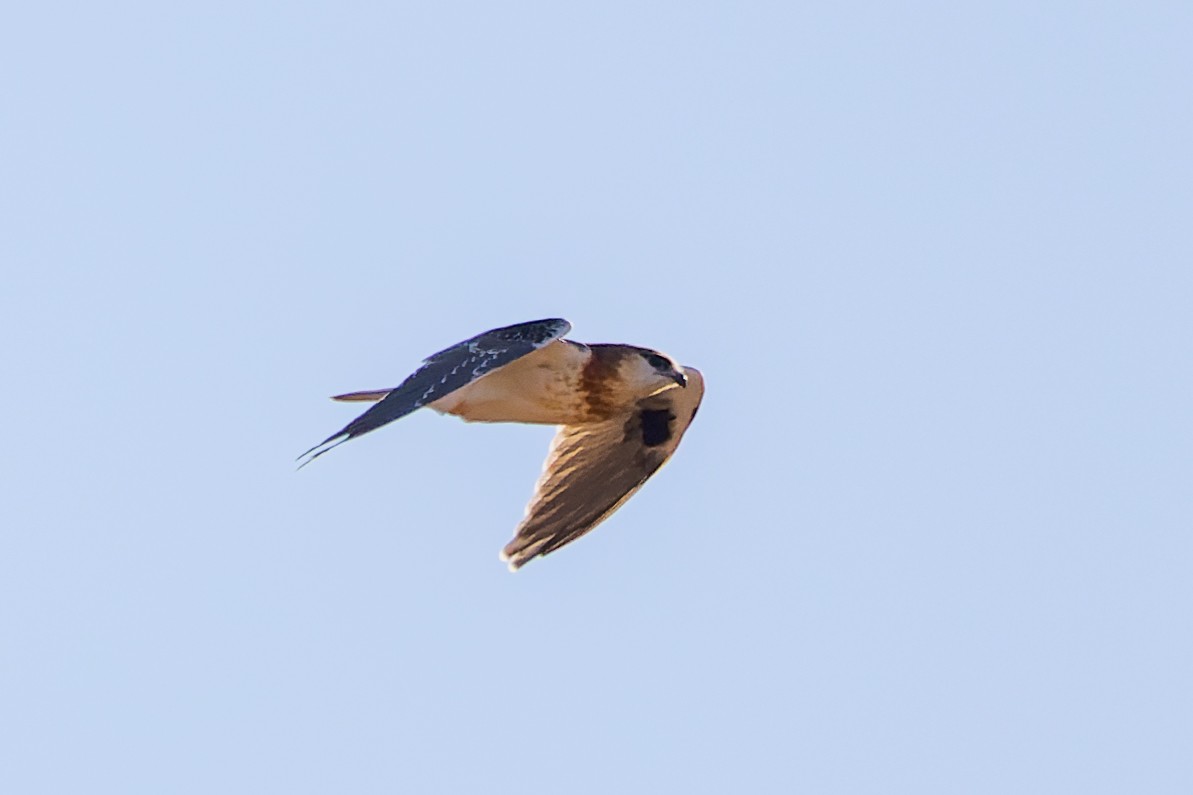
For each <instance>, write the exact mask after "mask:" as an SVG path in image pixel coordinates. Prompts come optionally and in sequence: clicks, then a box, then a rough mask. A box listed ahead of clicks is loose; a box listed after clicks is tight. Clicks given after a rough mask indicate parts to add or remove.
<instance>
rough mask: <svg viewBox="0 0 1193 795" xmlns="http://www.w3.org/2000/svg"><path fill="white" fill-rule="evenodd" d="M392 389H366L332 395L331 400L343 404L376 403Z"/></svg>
mask: <svg viewBox="0 0 1193 795" xmlns="http://www.w3.org/2000/svg"><path fill="white" fill-rule="evenodd" d="M392 391H393V390H392V389H367V390H365V391H363V392H347V393H345V394H343V395H333V396H332V398H331V399H332V400H339V401H343V402H345V403H352V402H361V403H364V402H373V403H375V402H377V401H378V400H381V399H383V398H384V397H385V396H386V395H388V394H389V393H390V392H392Z"/></svg>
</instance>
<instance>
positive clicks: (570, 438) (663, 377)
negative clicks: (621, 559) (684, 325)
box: [299, 318, 704, 571]
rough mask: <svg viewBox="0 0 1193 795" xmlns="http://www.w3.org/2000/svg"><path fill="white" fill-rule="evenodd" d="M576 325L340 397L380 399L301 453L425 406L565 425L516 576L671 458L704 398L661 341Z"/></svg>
mask: <svg viewBox="0 0 1193 795" xmlns="http://www.w3.org/2000/svg"><path fill="white" fill-rule="evenodd" d="M571 328H572V324H571V323H568V322H567V321H566V320H562V319H560V318H552V319H548V320H535V321H531V322H529V323H518V324H517V325H513V326H506V327H504V328H496V329H493V330H491V331H486V332H484V333H483V334H478V335H476V336H475V337H473V338H472V339H468V340H465V341H464V342H461V343H458V344H456V345H452V346H451V347H450V348H445V349H444V350H442V351H440V352H439V353H436V354H433V355H431V356H429V357H428V358H427V359H426V360H425V361H423V363H422V366H421V367H419V368H418V369H417V370H416V371H415V372H414V374H413V375H411V376H410V377H409V378H407V379H406V380H405V381H403V382H402V383H401V384H399V385H398V386H396V387H394V388H392V389H375V390H369V391H365V392H350V393H348V394H345V395H336V396H335V397H334V398H333V400H343V401H370V402H374V405H373V406H371V407H370V408H369V410H368V411H366V412H365V413H363V414H361V415H360V416H359V417H357V418H356V419H354V420H353V421H352V422H350V423H348V424H347V425H345V426H344V427H343V428H341V429H340V430H339V431H337V432H336V433H333V434H332V435H331V436H329V437H327V438H326V439H324V440H323V441H322V442H321V443H319V444H317V445H315V446H314V447H312V448H311V449H310V450H307V451H306V452H305V453H303V454H302V455H301V456H299V459H300V460H301V461H302V464H301V465H300V466H299V468H300V469H301V468H302V467H303V466H306V465H307V464H309V463H310V462H311V461H314V460H315V459H316V458H318V457H319V456H321V455H323V454H324V453H326V452H327V451H328V450H331V449H332V448H334V447H336V446H338V445H341V444H343V443H344V442H346V441H348V440H349V439H355V438H356V437H358V436H361V435H363V434H366V433H368V432H369V431H374V430H376V429H378V428H380V427H381V426H382V425H386V424H388V423H391V422H393V421H394V420H396V419H400V418H402V417H405V416H406V415H407V414H410V413H411V412H413V411H415V410H416V409H419V408H422V407H423V406H428V407H430V408H432V409H434V410H435V411H438V412H440V413H441V414H453V415H455V416H457V417H460V418H462V419H464V420H467V421H471V422H526V423H536V424H543V425H558V426H560V427H559V430H558V431H557V432H556V434H555V438H554V439H552V441H551V447H550V449H549V450H548V452H547V460H546V462H545V463H544V464H543V473H542V476H541V477H540V478H539V481H538V483H537V485H536V486H535V490H534V496H533V497H531V499H530V503H529V505H527V506H526V516H525V518H523V519H522V522H521V523H520V524H519V525H518V527H517V529H516V530H515V531H514V537H513V539H512V540H511V541H510V542H509V543H508V544H506V546H505V548H504V549H503V550H502V552H501V559H502V560H504V561H506V562H507V563H509V567H510V570H511V571H514V570H516V569H518V568H519V567H521V566H522V565H523V564H525V563H526V562H527V561H529V560H531V559H533V558H536V557H540V556H542V555H546V554H548V553H550V552H554V551H555V550H557V549H559V548H560V547H562V546H563V545H565V544H568V543H570V542H572V541H574V540H576V539H577V538H579V537H580V536H582V535H584V534H585V533H587V532H588V531H589V530H591V529H593V528H594V527H596V526H597V525H598V524H600V523H601V522H602V521H604V520H605V519H606V518H608V516H609V515H610V514H612V513H613V512H614V511H616V510H617V509H618V508H620V507H621V505H622V504H623V503H624V502H625V501H626V500H628V499H629V498H630V497H631V496H633V494H634V492H636V491H637V490H638V489H639V488H640V487H641V486H642V484H643V483H645V482H646V481H647V479H648V478H649V477H650V476H651V475H653V474H654V473H655V472H656V471H657V470H658V469H659V467H661V466H662V465H663V464H664V463H666V461H667V459H669V458H670V457H671V455H672V453H674V452H675V449H676V448H677V447H679V441H680V439H682V438H683V435H684V432H685V431H686V430H687V429H688V425H690V424H691V422H692V419H693V418H694V417H695V416H696V410H697V408H699V406H700V400H701V398H702V397H703V396H704V379H703V377H702V376H701V374H700V371H699V370H696V369H695V368H692V367H681V366H679V365H678V364H676V363H675V361H674V360H672V359H671V358H669V357H667V356H665V355H663V354H661V353H659V352H658V351H654V350H650V349H649V348H639V347H636V346H633V345H585V344H582V343H579V342H573V341H572V340H565V339H563V336H564V335H565V334H567V333H568V332H569V331H570V330H571Z"/></svg>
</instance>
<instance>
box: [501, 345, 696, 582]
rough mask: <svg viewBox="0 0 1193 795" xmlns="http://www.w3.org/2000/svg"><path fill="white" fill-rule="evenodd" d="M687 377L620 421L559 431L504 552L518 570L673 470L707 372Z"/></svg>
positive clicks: (640, 403)
mask: <svg viewBox="0 0 1193 795" xmlns="http://www.w3.org/2000/svg"><path fill="white" fill-rule="evenodd" d="M684 372H685V373H687V375H688V385H687V387H686V388H680V387H678V386H677V387H672V388H671V389H667V390H664V391H663V392H659V393H657V394H654V395H651V396H650V397H648V398H644V399H642V400H640V401H638V403H637V404H636V405H635V407H634V410H633V411H632V412H630V413H628V414H625V415H622V416H621V417H617V418H615V419H612V420H608V421H605V422H600V423H593V424H590V425H570V426H564V427H562V428H560V429H559V431H558V432H557V433H556V434H555V438H554V439H553V440H552V441H551V449H550V451H549V452H548V453H547V461H546V463H545V464H544V465H543V474H542V477H540V478H539V482H538V485H537V486H536V487H535V492H534V497H532V498H531V500H530V504H529V505H528V506H526V518H525V519H523V520H522V523H521V524H520V525H518V529H517V530H516V531H515V533H514V538H513V540H512V541H510V542H509V543H508V544H507V545H506V547H505V549H504V550H502V552H501V559H502V560H504V561H507V562H508V563H509V566H510V569H511V570H514V569H517V568H518V567H520V566H522V565H523V564H525V563H526V562H527V561H529V560H530V559H532V558H535V557H538V556H540V555H546V554H547V553H549V552H553V551H554V550H556V549H559V548H560V547H561V546H563V545H564V544H567V543H569V542H571V541H574V540H575V539H577V538H579V537H580V536H582V535H584V534H585V533H587V532H588V531H589V530H591V529H592V528H594V527H596V526H597V525H598V524H600V523H601V521H602V520H604V519H605V518H606V517H608V516H609V514H611V513H613V512H614V511H616V510H617V509H618V508H620V507H621V505H622V503H624V502H625V501H626V500H628V499H629V498H630V497H631V496H633V494H634V492H636V491H637V490H638V489H639V487H641V486H642V484H643V483H645V482H646V480H647V479H648V478H649V477H650V476H651V475H653V474H654V473H655V472H656V471H657V470H658V468H659V467H661V466H662V465H663V464H664V463H666V461H667V459H668V458H670V457H671V454H672V453H674V452H675V449H676V448H677V447H679V441H680V439H682V438H683V435H684V431H686V430H687V429H688V425H690V424H691V422H692V418H693V417H695V416H696V410H697V409H698V408H699V407H700V400H701V398H702V397H703V396H704V379H703V378H702V377H701V375H700V371H699V370H696V369H694V368H691V367H688V368H684Z"/></svg>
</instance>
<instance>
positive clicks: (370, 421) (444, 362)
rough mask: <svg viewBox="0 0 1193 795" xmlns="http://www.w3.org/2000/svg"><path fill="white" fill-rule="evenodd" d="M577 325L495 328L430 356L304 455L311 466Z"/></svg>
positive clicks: (554, 322)
mask: <svg viewBox="0 0 1193 795" xmlns="http://www.w3.org/2000/svg"><path fill="white" fill-rule="evenodd" d="M571 328H572V325H571V324H570V323H568V322H567V321H566V320H563V319H561V318H550V319H547V320H534V321H531V322H529V323H518V324H516V325H513V326H505V327H503V328H495V329H492V330H490V331H486V332H484V333H483V334H477V335H476V336H475V337H473V338H472V339H469V340H464V341H463V342H461V343H457V344H456V345H452V346H451V347H450V348H444V349H443V350H441V351H439V352H438V353H435V354H432V355H431V356H428V357H427V358H426V360H424V361H423V364H422V366H421V367H419V368H418V369H417V370H415V371H414V374H413V375H411V376H410V377H409V378H407V379H406V380H405V381H403V382H402V383H401V384H399V385H398V386H397V387H395V388H394V389H393V390H391V391H390V392H389V394H387V395H386V396H385V398H383V399H382V400H381V401H380V402H379V403H377V404H375V405H374V406H372V407H370V408H369V410H368V411H366V412H365V413H364V414H361V415H360V416H359V417H357V418H356V419H354V420H353V421H352V422H350V423H348V424H347V425H345V426H344V427H343V428H341V429H340V430H339V431H337V432H336V433H333V434H332V435H331V436H329V437H327V438H326V439H324V440H323V441H322V442H320V443H319V444H317V445H315V446H314V447H312V448H311V449H310V450H307V451H306V452H305V453H303V454H302V455H300V456H299V459H305V460H304V461H303V462H302V464H300V465H299V467H300V468H301V467H303V466H306V465H307V464H309V463H310V462H311V461H314V460H315V459H316V458H318V457H319V456H321V455H323V454H324V453H326V452H327V451H328V450H330V449H332V448H333V447H336V446H337V445H340V444H343V443H344V442H346V441H348V440H349V439H355V438H356V437H357V436H361V435H363V434H366V433H368V432H369V431H374V430H376V429H378V428H380V427H381V426H382V425H386V424H388V423H391V422H393V421H394V420H397V419H401V418H402V417H405V416H406V415H407V414H409V413H411V412H412V411H414V410H416V409H419V408H422V407H423V406H425V405H427V404H428V403H431V402H434V401H436V400H438V399H439V398H441V397H443V396H444V395H449V394H451V393H452V392H455V391H456V390H457V389H460V388H462V387H465V386H468V385H469V384H471V383H472V382H473V381H475V380H476V379H478V378H480V377H481V376H483V375H486V374H488V373H491V372H493V371H494V370H496V369H498V368H500V367H504V366H505V365H507V364H509V363H510V362H513V361H516V360H518V359H521V358H522V357H523V356H525V355H526V354H528V353H533V352H534V351H537V350H538V349H539V348H542V347H544V346H546V345H549V344H550V343H552V342H554V341H555V340H557V339H559V338H560V337H562V336H563V335H564V334H567V333H568V331H570V330H571Z"/></svg>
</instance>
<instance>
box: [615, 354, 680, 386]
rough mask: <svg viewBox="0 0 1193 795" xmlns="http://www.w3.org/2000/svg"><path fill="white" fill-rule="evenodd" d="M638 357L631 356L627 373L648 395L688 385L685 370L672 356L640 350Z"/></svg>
mask: <svg viewBox="0 0 1193 795" xmlns="http://www.w3.org/2000/svg"><path fill="white" fill-rule="evenodd" d="M635 353H637V356H631V357H630V361H629V366H628V368H627V370H628V372H627V373H626V374H627V375H628V377H629V380H630V381H631V382H633V383H634V384H635V386H638V387H640V388H641V389H642V391H643V393H644V394H646V395H652V394H654V393H655V392H661V391H662V390H664V389H669V388H671V387H673V386H675V385H676V384H679V385H680V386H681V387H686V386H687V385H688V379H687V376H686V375H684V370H683V368H682V367H680V366H679V365H678V364H676V363H675V360H674V359H672V358H671V357H670V356H665V355H663V354H661V353H659V352H658V351H652V350H649V349H647V348H639V349H638V350H637V351H635Z"/></svg>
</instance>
